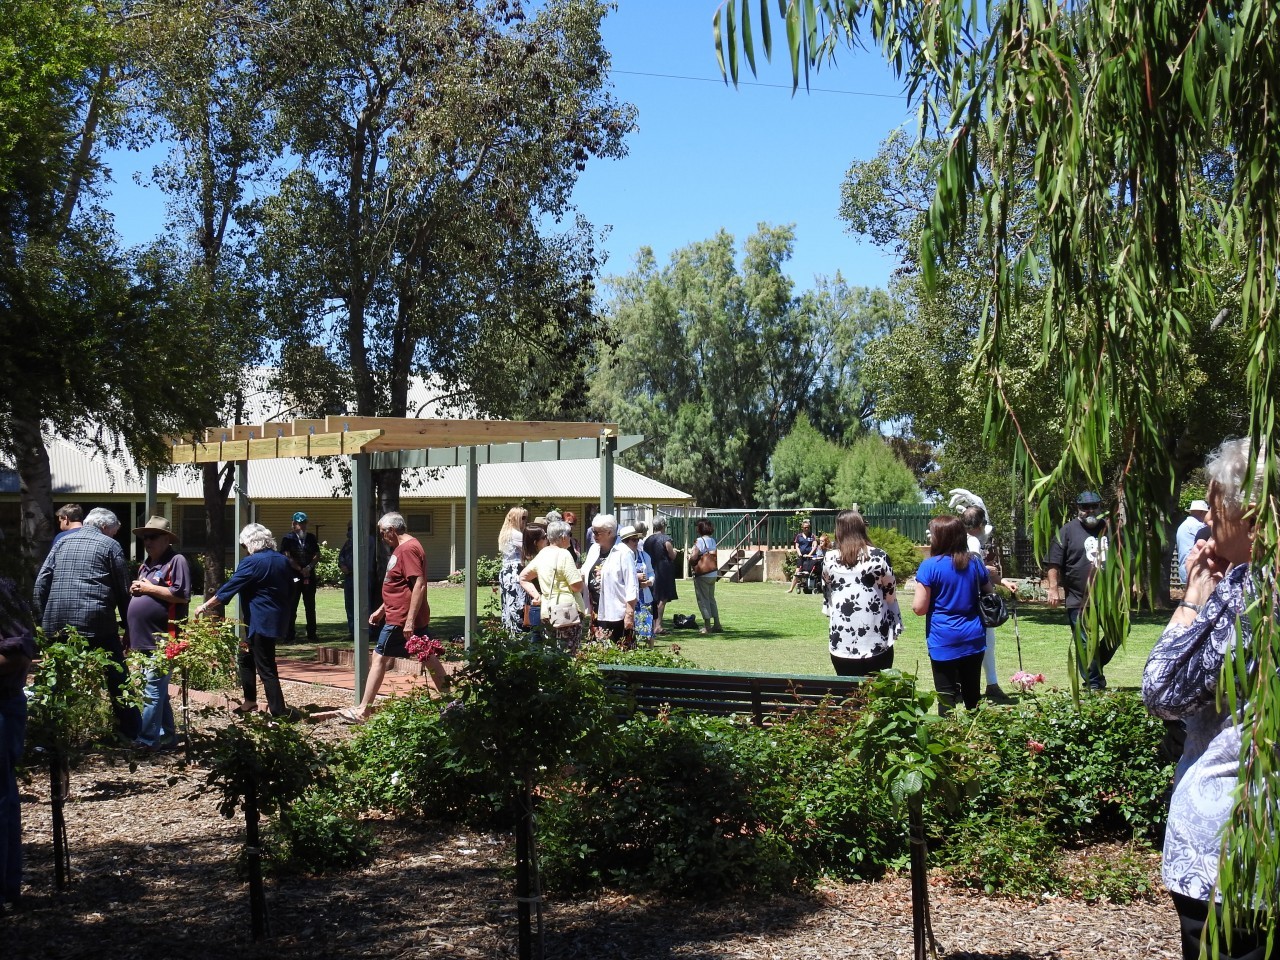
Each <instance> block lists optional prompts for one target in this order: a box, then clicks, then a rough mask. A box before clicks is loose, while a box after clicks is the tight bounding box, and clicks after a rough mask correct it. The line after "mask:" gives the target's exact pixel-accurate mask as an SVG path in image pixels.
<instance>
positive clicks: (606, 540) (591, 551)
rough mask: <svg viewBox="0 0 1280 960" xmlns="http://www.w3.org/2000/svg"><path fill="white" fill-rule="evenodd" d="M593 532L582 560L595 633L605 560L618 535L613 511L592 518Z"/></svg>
mask: <svg viewBox="0 0 1280 960" xmlns="http://www.w3.org/2000/svg"><path fill="white" fill-rule="evenodd" d="M591 532H592V533H593V534H594V535H595V540H594V541H593V542H592V544H591V546H589V547H588V548H587V555H586V557H584V558H583V560H582V579H583V581H584V582H585V583H586V585H587V590H586V595H585V596H584V598H583V599H584V600H586V604H587V613H588V614H590V618H591V624H592V629H593V635H594V628H595V624H596V621H597V620H598V619H599V617H598V616H597V614H598V613H599V610H600V583H601V580H600V578H601V573H602V571H603V570H604V562H605V560H607V559H608V558H609V551H611V550H612V549H613V545H614V542H615V541H616V540H617V536H618V521H617V520H616V519H615V518H614V516H613V514H611V513H597V514H596V515H595V517H593V518H592V520H591Z"/></svg>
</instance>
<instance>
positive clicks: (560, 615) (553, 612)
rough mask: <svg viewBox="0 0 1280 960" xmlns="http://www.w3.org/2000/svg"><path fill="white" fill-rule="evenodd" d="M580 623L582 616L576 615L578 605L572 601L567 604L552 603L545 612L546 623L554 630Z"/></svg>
mask: <svg viewBox="0 0 1280 960" xmlns="http://www.w3.org/2000/svg"><path fill="white" fill-rule="evenodd" d="M581 622H582V615H581V614H579V613H578V605H577V604H576V603H574V602H573V601H572V600H570V601H569V602H568V603H553V604H552V605H551V607H550V608H549V609H548V610H547V623H549V624H551V626H552V627H553V628H554V629H556V630H559V629H560V628H561V627H571V626H573V625H574V624H575V623H581Z"/></svg>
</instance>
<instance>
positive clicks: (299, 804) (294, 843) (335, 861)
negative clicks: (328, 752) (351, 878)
mask: <svg viewBox="0 0 1280 960" xmlns="http://www.w3.org/2000/svg"><path fill="white" fill-rule="evenodd" d="M359 813H360V811H359V807H358V806H357V804H356V803H355V802H354V801H353V799H352V798H351V797H350V796H349V795H348V794H346V793H345V792H344V793H339V792H335V791H334V790H333V789H331V788H328V787H312V788H311V789H309V790H307V792H306V793H304V794H303V795H302V796H301V797H299V798H298V799H297V800H295V801H294V802H293V803H292V804H291V805H289V806H288V807H285V808H284V809H282V810H281V811H280V815H279V817H278V818H277V820H276V826H275V835H276V838H277V840H278V844H277V845H276V846H274V847H272V849H271V862H272V865H273V866H274V868H275V869H276V870H277V871H278V872H299V873H324V872H325V871H328V870H337V869H342V868H344V867H351V866H355V865H356V864H358V863H361V862H363V861H364V860H366V859H367V858H368V856H369V854H370V853H371V852H372V850H373V848H374V846H375V845H376V842H375V840H374V836H373V831H372V830H371V829H370V828H369V826H368V825H367V824H365V823H362V822H361V821H360V818H359Z"/></svg>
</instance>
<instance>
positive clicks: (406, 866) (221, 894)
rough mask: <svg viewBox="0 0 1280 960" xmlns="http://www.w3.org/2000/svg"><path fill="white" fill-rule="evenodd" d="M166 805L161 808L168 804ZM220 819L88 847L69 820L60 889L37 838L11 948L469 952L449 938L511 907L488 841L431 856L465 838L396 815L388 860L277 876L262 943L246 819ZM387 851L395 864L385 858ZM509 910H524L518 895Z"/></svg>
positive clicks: (284, 953)
mask: <svg viewBox="0 0 1280 960" xmlns="http://www.w3.org/2000/svg"><path fill="white" fill-rule="evenodd" d="M156 816H157V817H158V818H163V816H164V811H163V810H158V811H156ZM215 820H216V818H215ZM222 823H223V825H224V826H225V830H222V829H220V830H218V833H219V834H222V835H221V836H217V837H211V838H209V839H195V840H174V841H171V842H155V841H151V842H138V843H131V842H112V843H103V842H98V843H96V844H94V845H93V846H92V847H86V848H85V849H82V850H79V851H78V850H77V846H76V844H77V839H78V838H77V831H76V824H75V822H74V820H72V821H70V822H69V823H68V831H69V833H70V840H71V861H72V876H73V882H72V883H71V885H70V886H69V888H68V889H67V890H66V891H65V892H63V893H55V892H53V890H52V888H53V866H52V849H51V845H50V844H49V843H47V842H45V843H41V842H36V843H33V844H31V845H29V846H28V847H27V850H26V852H27V860H28V871H27V881H28V886H27V894H28V895H27V896H26V897H25V898H24V901H23V906H22V909H21V910H20V911H19V912H17V913H15V914H11V915H9V916H8V917H5V918H4V919H3V920H0V925H2V926H3V928H4V929H3V935H0V941H3V942H4V943H5V951H4V953H5V955H6V956H13V957H23V958H32V960H35V958H37V957H39V958H45V957H48V958H59V960H64V958H65V960H71V958H80V957H85V958H88V957H94V958H97V957H103V956H105V957H111V958H112V960H132V958H139V960H143V958H146V960H156V958H167V957H195V958H200V960H223V958H226V960H231V958H250V960H253V958H263V960H265V958H268V957H271V958H281V957H283V958H291V957H297V958H303V957H305V958H308V960H310V958H330V957H332V958H344V957H361V958H366V957H370V958H372V957H387V956H393V955H396V956H399V955H402V954H403V953H404V951H406V950H408V951H409V955H422V956H431V957H441V958H445V957H459V958H461V957H472V956H477V955H480V954H477V953H476V952H475V951H474V950H470V949H468V950H465V951H462V952H451V951H450V949H449V941H450V939H453V938H457V939H459V940H464V939H467V938H469V937H471V936H472V935H473V934H474V933H475V930H476V928H477V926H479V927H486V926H489V925H491V924H490V921H487V920H485V919H484V916H483V915H484V914H486V913H491V912H493V909H494V908H495V907H497V908H499V910H498V913H504V912H508V911H506V910H503V909H501V908H503V907H505V906H506V901H509V900H510V899H511V884H510V882H509V881H508V880H506V879H505V878H503V877H502V876H501V875H500V874H501V871H500V870H499V869H497V868H496V867H494V866H493V863H492V854H491V852H490V851H488V850H486V851H485V856H484V857H477V858H475V859H474V862H470V863H468V862H465V861H464V862H459V860H458V858H457V855H456V851H450V855H449V856H438V855H437V856H433V855H432V853H431V849H432V845H433V844H435V845H438V847H439V848H442V849H443V848H445V847H446V846H450V847H453V846H456V844H457V837H456V836H452V835H445V834H443V833H441V832H440V831H438V830H426V829H418V828H416V827H402V826H400V825H395V824H393V825H391V826H390V827H389V828H388V829H386V830H381V831H379V833H380V835H381V836H382V838H383V843H382V845H381V846H380V848H379V850H378V862H380V863H381V864H382V866H383V869H382V870H381V871H376V870H371V869H366V870H361V869H358V868H357V869H356V870H352V871H346V872H341V873H339V874H336V875H334V876H321V877H310V876H282V877H278V878H271V879H268V881H267V901H268V911H269V924H270V933H271V936H270V938H269V939H268V940H266V941H264V942H262V943H259V944H254V943H253V942H252V941H251V938H250V933H249V905H248V892H247V885H246V883H245V882H244V881H243V880H242V879H241V876H240V874H239V871H238V870H237V866H236V862H235V861H236V858H237V857H238V855H239V852H240V824H239V821H222ZM424 849H425V851H426V852H425V854H424V852H423V851H424ZM388 857H390V858H391V859H392V860H393V861H394V862H395V869H393V870H387V869H386V866H387V863H386V858H388ZM455 905H456V906H457V907H458V908H459V909H456V910H455V909H452V907H454V906H455ZM509 912H510V913H511V915H512V916H513V917H514V904H512V906H511V909H510V911H509ZM477 914H480V915H481V916H480V917H477ZM492 924H493V925H495V926H499V927H501V928H505V930H507V931H509V934H508V939H512V940H513V939H514V936H515V933H514V929H515V928H514V921H513V920H511V921H508V920H506V919H504V918H501V917H498V916H495V917H494V919H493V921H492ZM426 942H430V943H431V948H429V949H423V950H422V952H421V953H420V954H419V953H417V952H416V950H415V949H414V948H413V945H414V944H419V945H421V946H423V947H425V946H426Z"/></svg>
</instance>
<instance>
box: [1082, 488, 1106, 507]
mask: <svg viewBox="0 0 1280 960" xmlns="http://www.w3.org/2000/svg"><path fill="white" fill-rule="evenodd" d="M1101 502H1102V498H1101V497H1100V496H1098V495H1097V494H1096V493H1094V492H1093V491H1092V490H1086V491H1084V493H1082V494H1080V496H1078V497H1076V505H1077V506H1080V507H1096V506H1097V505H1098V504H1100V503H1101Z"/></svg>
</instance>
